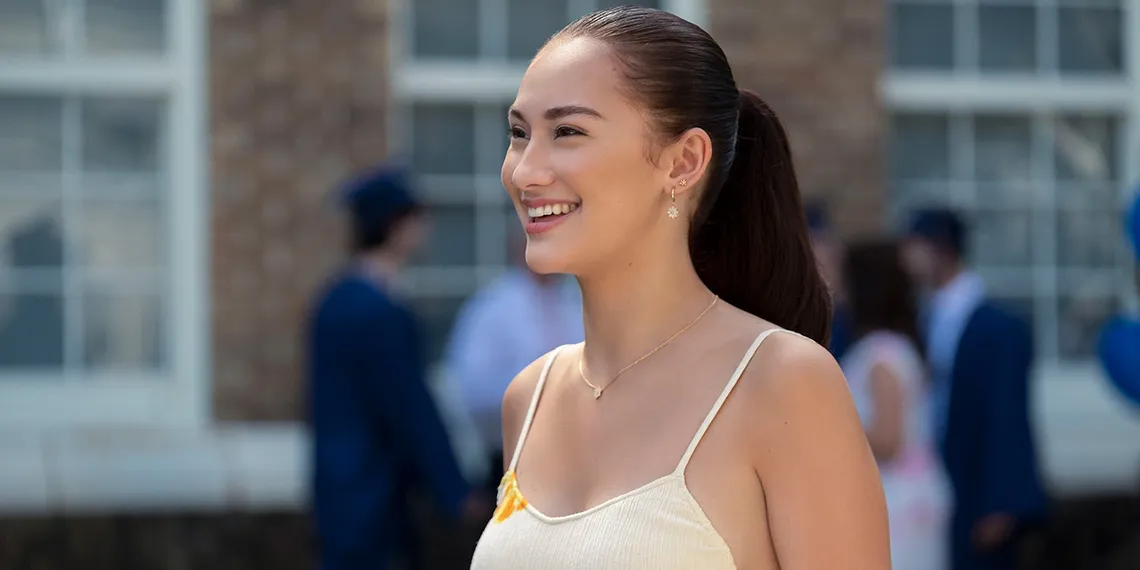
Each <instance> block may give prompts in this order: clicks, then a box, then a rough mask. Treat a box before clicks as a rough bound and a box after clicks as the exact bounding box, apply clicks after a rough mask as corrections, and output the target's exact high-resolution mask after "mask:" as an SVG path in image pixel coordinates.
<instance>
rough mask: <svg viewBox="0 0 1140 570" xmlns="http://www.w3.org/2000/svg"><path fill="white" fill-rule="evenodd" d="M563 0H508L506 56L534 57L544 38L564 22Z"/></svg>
mask: <svg viewBox="0 0 1140 570" xmlns="http://www.w3.org/2000/svg"><path fill="white" fill-rule="evenodd" d="M566 2H567V0H508V8H507V9H508V10H509V12H508V14H509V19H510V21H509V23H508V25H507V56H508V57H510V58H511V59H526V60H529V59H530V58H532V57H534V54H535V53H536V52H537V51H538V48H540V47H542V44H544V43H546V40H547V38H549V37H550V36H551V35H553V34H554V33H555V32H557V31H558V30H560V29H562V26H565V25H566V23H567V21H566V18H567V10H568V8H567V6H566Z"/></svg>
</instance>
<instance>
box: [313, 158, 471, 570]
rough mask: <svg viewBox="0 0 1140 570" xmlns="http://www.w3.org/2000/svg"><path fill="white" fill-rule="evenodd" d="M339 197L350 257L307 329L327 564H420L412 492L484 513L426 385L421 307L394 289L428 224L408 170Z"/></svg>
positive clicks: (356, 184)
mask: <svg viewBox="0 0 1140 570" xmlns="http://www.w3.org/2000/svg"><path fill="white" fill-rule="evenodd" d="M343 198H344V200H345V203H346V204H345V205H346V206H347V207H348V210H349V211H350V212H351V219H352V230H353V231H352V234H353V247H354V255H353V260H352V263H351V264H350V267H348V268H347V269H345V270H344V271H342V272H341V273H340V274H339V275H338V276H337V277H336V278H335V279H334V280H332V282H331V283H330V284H329V285H328V286H327V287H326V288H325V289H324V290H323V291H322V292H321V293H320V294H319V296H318V298H317V300H316V302H315V305H314V307H313V312H312V314H311V317H310V323H309V330H308V352H309V361H308V389H309V405H310V408H309V414H310V422H311V426H310V427H311V430H312V438H313V446H314V449H313V462H312V466H313V472H312V480H311V484H312V489H311V490H312V500H313V508H314V515H315V519H316V528H317V533H318V536H319V541H320V558H321V569H322V570H358V569H359V570H364V569H368V570H378V569H379V570H382V569H387V568H397V567H398V568H413V567H416V561H415V558H416V546H415V534H414V532H413V531H412V529H411V525H412V521H411V516H410V513H409V512H408V511H407V501H406V499H407V493H408V492H409V490H411V489H412V487H413V486H423V487H426V488H427V489H428V490H429V491H431V494H432V495H434V498H435V499H436V501H437V503H438V504H439V505H440V506H441V507H442V508H443V510H444V511H445V512H446V513H448V514H451V515H456V516H458V515H461V514H470V513H474V512H476V511H477V509H478V507H477V501H478V499H474V498H472V497H473V495H472V493H471V488H470V486H469V485H468V483H467V481H465V480H464V478H463V476H462V475H461V473H460V468H459V465H458V464H457V461H456V459H455V455H454V453H453V450H452V448H451V444H450V441H449V438H448V434H447V432H446V429H445V427H444V422H443V421H442V419H441V417H440V413H439V411H438V409H437V407H436V405H435V402H434V400H433V399H432V396H431V393H430V391H429V387H428V385H427V384H426V379H425V364H426V363H425V362H424V351H423V348H422V347H421V346H420V338H421V337H420V334H419V331H418V330H417V329H418V325H417V322H416V318H415V315H414V314H413V313H412V311H411V310H409V308H408V306H407V304H406V303H405V301H403V300H402V299H401V298H400V296H399V295H398V294H397V293H396V290H395V288H394V287H393V284H394V281H395V278H396V277H397V274H398V272H399V270H400V267H401V266H402V265H403V263H404V262H405V261H406V260H407V259H408V257H409V256H410V255H411V254H412V253H413V251H414V250H415V249H416V247H417V246H418V245H419V242H420V234H421V233H422V231H423V228H422V224H423V221H422V215H421V209H420V205H419V204H418V203H417V201H416V200H415V199H414V198H413V195H412V193H411V190H410V187H409V185H408V183H407V175H406V173H405V172H403V171H402V170H400V169H399V168H395V167H386V168H382V169H380V170H378V171H375V172H371V173H369V174H367V175H365V176H362V177H360V178H359V179H357V180H355V181H353V182H352V183H350V184H349V186H348V188H347V189H346V191H345V193H344V195H343ZM488 512H489V511H488ZM394 561H399V562H398V563H396V562H394Z"/></svg>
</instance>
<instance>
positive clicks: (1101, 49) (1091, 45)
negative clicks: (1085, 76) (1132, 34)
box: [1057, 7, 1124, 73]
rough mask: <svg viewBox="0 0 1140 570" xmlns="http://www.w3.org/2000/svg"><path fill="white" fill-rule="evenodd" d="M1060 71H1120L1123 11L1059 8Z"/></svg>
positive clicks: (1116, 9)
mask: <svg viewBox="0 0 1140 570" xmlns="http://www.w3.org/2000/svg"><path fill="white" fill-rule="evenodd" d="M1057 19H1058V22H1059V25H1060V30H1059V31H1058V38H1057V39H1058V49H1059V50H1060V53H1059V57H1058V63H1059V64H1060V68H1061V71H1065V72H1078V73H1079V72H1085V73H1089V72H1092V73H1095V72H1101V73H1105V72H1107V73H1121V72H1122V71H1123V69H1124V65H1123V60H1124V57H1123V56H1124V49H1123V44H1124V42H1123V39H1124V38H1123V35H1124V33H1123V26H1124V14H1123V12H1122V11H1121V10H1120V9H1119V8H1084V7H1081V8H1059V13H1058V16H1057Z"/></svg>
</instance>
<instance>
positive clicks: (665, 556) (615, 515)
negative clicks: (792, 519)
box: [471, 329, 794, 570]
mask: <svg viewBox="0 0 1140 570" xmlns="http://www.w3.org/2000/svg"><path fill="white" fill-rule="evenodd" d="M779 330H783V329H769V330H766V331H764V332H762V333H760V335H759V336H757V337H756V340H754V341H753V342H752V345H751V346H750V347H748V351H747V352H745V354H744V357H743V358H742V359H741V360H740V364H739V365H738V366H737V367H736V371H735V372H734V373H733V375H732V377H731V378H730V379H729V381H728V385H727V386H725V387H724V391H722V392H721V394H720V397H719V398H717V400H716V403H715V404H713V407H712V410H710V411H709V413H708V415H707V416H706V417H705V420H704V422H703V423H702V424H701V426H700V428H698V429H697V433H696V435H695V436H693V440H692V441H691V442H690V443H689V447H688V449H686V450H685V454H684V455H683V456H682V457H681V461H680V462H679V463H678V464H677V468H676V469H674V470H673V472H672V473H669V474H668V475H665V476H664V477H661V478H658V479H656V480H654V481H652V482H650V483H647V484H645V485H642V486H641V487H638V488H636V489H634V490H632V491H629V492H627V493H623V494H621V495H619V496H617V497H614V498H612V499H610V500H608V501H605V502H603V503H601V504H599V505H597V506H595V507H592V508H589V509H587V510H585V511H581V512H578V513H574V514H570V515H565V516H557V517H552V516H547V515H545V514H543V513H542V512H541V511H539V510H538V509H537V508H535V507H534V506H533V505H531V504H529V503H528V502H527V501H526V499H525V498H523V496H522V493H521V492H519V490H518V484H517V480H516V479H515V474H514V471H515V468H516V467H517V466H518V461H519V455H520V454H521V453H522V448H523V445H524V444H525V443H526V437H527V434H528V432H529V431H530V426H531V423H532V422H533V421H534V414H535V410H536V409H537V408H538V401H539V398H540V396H541V395H542V388H543V386H544V385H545V384H546V377H547V375H548V374H549V373H550V367H551V364H553V363H554V360H555V358H557V356H558V353H559V352H561V350H562V349H563V348H565V347H564V346H563V347H559V348H557V349H555V350H554V351H552V352H551V353H550V355H549V356H548V357H547V360H546V364H545V365H544V367H543V369H542V374H541V375H540V376H539V378H538V385H537V386H536V387H535V390H534V396H532V398H531V402H530V409H529V410H527V414H526V420H525V422H524V423H523V427H522V431H521V432H520V434H519V440H518V443H517V444H516V445H515V451H514V456H513V457H512V458H511V462H510V465H509V467H508V469H507V473H506V475H504V476H503V481H502V483H501V484H500V485H499V500H498V508H497V509H496V510H495V516H494V517H493V518H492V519H491V521H490V522H489V523H487V528H486V529H484V530H483V536H482V537H481V538H480V539H479V544H478V545H477V546H476V548H475V555H474V557H473V559H472V561H471V568H472V570H516V569H518V570H530V569H533V570H606V569H614V570H617V569H621V570H642V569H644V570H672V569H677V570H682V569H683V570H694V569H698V568H699V569H700V570H735V569H736V564H735V563H734V562H733V560H732V553H731V552H730V551H729V549H728V545H727V544H726V543H725V542H724V539H723V538H721V536H720V534H719V533H717V531H716V529H714V528H713V526H712V523H711V522H709V519H708V517H707V516H705V513H704V511H703V510H702V509H701V506H700V505H699V504H697V500H696V499H695V498H694V497H693V495H692V493H690V492H689V488H688V486H686V484H685V468H686V467H688V465H689V459H691V458H692V456H693V452H694V451H696V449H697V445H699V444H700V442H701V438H703V437H704V435H705V432H706V431H707V430H708V428H709V426H710V425H712V422H713V420H714V419H716V415H717V413H718V412H720V409H721V407H722V406H723V405H724V402H725V400H727V399H728V396H729V394H730V393H731V392H732V389H733V388H734V387H735V386H736V383H737V381H739V380H740V376H741V375H742V374H743V373H744V369H745V368H747V367H748V363H749V362H750V361H751V360H752V357H753V355H755V354H756V349H758V348H759V347H760V343H762V342H764V339H765V338H767V337H768V335H770V334H771V333H773V332H776V331H779ZM788 332H790V331H788ZM793 334H794V333H793Z"/></svg>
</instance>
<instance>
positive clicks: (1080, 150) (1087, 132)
mask: <svg viewBox="0 0 1140 570" xmlns="http://www.w3.org/2000/svg"><path fill="white" fill-rule="evenodd" d="M1116 127H1117V121H1116V120H1114V119H1113V118H1111V117H1097V116H1070V117H1059V118H1058V119H1057V120H1056V121H1054V123H1053V131H1054V137H1055V139H1054V145H1053V150H1054V157H1055V160H1054V163H1055V164H1056V177H1057V179H1058V180H1063V181H1088V182H1108V181H1112V180H1116V178H1117V147H1116V140H1117V128H1116Z"/></svg>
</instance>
